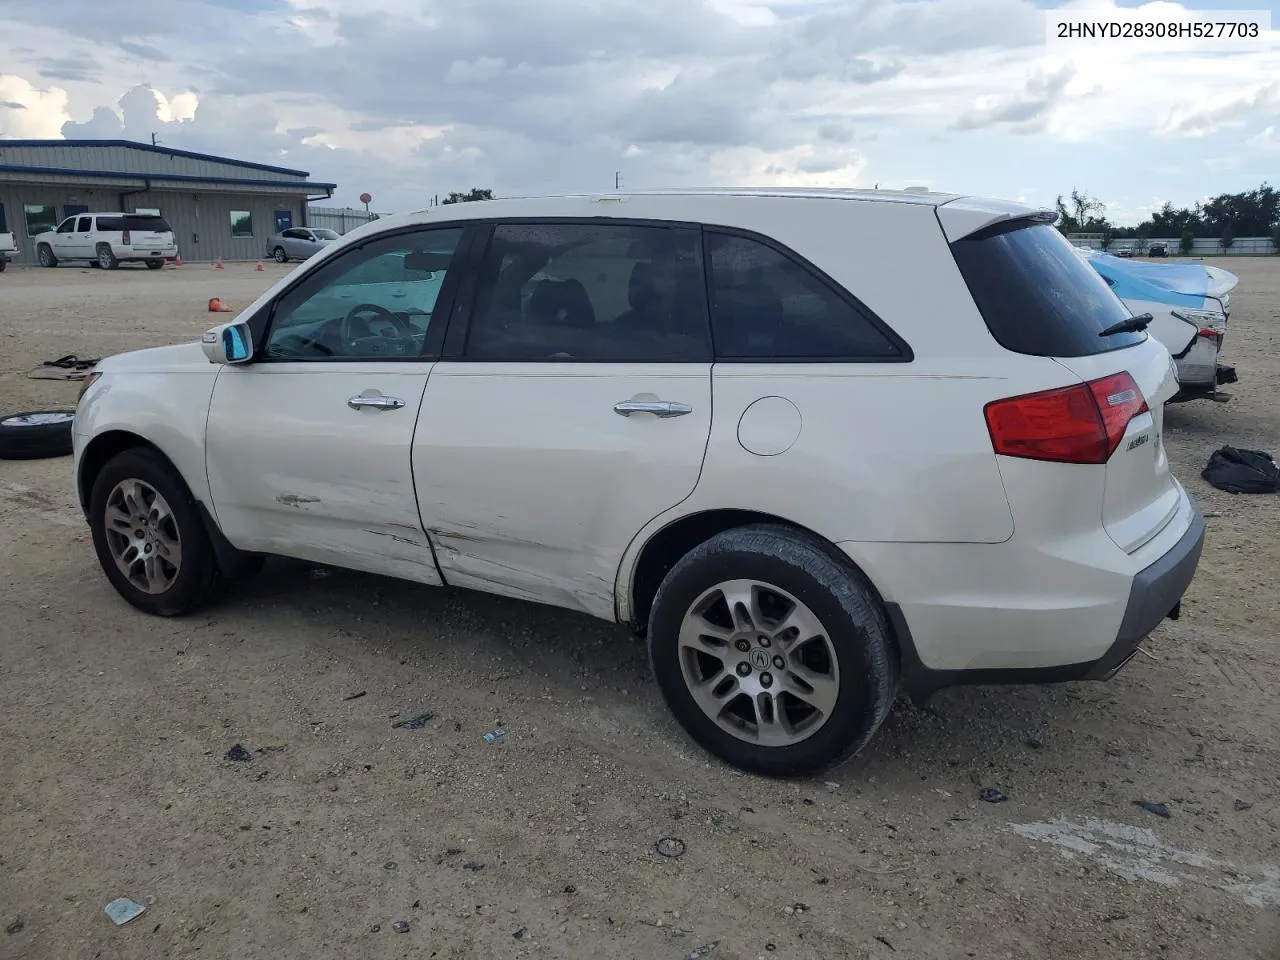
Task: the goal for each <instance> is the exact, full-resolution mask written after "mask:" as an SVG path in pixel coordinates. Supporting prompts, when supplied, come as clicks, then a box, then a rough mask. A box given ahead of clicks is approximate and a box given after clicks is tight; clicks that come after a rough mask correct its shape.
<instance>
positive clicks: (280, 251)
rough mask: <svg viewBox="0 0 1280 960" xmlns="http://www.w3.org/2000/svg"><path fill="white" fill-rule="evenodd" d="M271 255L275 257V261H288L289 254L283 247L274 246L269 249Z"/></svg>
mask: <svg viewBox="0 0 1280 960" xmlns="http://www.w3.org/2000/svg"><path fill="white" fill-rule="evenodd" d="M271 256H272V257H273V258H274V259H275V261H276V263H288V262H289V255H288V254H287V253H285V252H284V247H276V248H275V249H274V250H272V251H271Z"/></svg>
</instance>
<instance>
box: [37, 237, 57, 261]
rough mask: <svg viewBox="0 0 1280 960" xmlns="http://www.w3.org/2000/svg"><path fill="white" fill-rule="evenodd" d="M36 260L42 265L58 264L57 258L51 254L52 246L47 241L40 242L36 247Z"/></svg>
mask: <svg viewBox="0 0 1280 960" xmlns="http://www.w3.org/2000/svg"><path fill="white" fill-rule="evenodd" d="M36 260H38V261H39V262H40V266H42V267H56V266H57V265H58V258H57V257H55V256H54V255H53V247H51V246H49V245H48V244H47V243H42V244H40V246H39V247H37V248H36Z"/></svg>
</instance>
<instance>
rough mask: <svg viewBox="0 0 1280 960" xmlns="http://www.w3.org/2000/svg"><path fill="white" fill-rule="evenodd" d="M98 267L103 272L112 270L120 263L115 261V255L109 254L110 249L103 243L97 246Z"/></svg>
mask: <svg viewBox="0 0 1280 960" xmlns="http://www.w3.org/2000/svg"><path fill="white" fill-rule="evenodd" d="M98 266H100V267H101V268H102V269H103V270H114V269H115V268H116V267H118V266H120V261H119V260H117V259H116V255H115V254H114V253H112V252H111V248H110V247H109V246H107V245H106V244H105V243H100V244H98Z"/></svg>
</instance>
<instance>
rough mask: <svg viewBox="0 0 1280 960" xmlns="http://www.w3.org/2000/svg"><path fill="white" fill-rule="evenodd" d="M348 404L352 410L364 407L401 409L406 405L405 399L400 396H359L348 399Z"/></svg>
mask: <svg viewBox="0 0 1280 960" xmlns="http://www.w3.org/2000/svg"><path fill="white" fill-rule="evenodd" d="M347 406H348V407H350V408H351V409H352V410H359V409H361V408H362V407H373V408H374V409H375V410H399V409H400V408H401V407H403V406H404V401H403V400H401V399H400V398H399V397H382V396H373V397H367V396H359V397H352V398H351V399H350V400H348V401H347Z"/></svg>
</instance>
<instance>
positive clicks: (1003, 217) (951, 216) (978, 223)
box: [935, 197, 1058, 243]
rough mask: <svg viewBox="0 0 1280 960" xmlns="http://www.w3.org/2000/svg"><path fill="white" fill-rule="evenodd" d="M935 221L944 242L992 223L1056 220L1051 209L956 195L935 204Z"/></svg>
mask: <svg viewBox="0 0 1280 960" xmlns="http://www.w3.org/2000/svg"><path fill="white" fill-rule="evenodd" d="M935 209H936V211H937V215H938V223H939V224H941V225H942V232H943V234H944V235H945V236H946V238H947V242H948V243H955V242H956V241H957V240H961V239H963V238H964V237H967V236H970V235H972V234H975V233H977V232H978V231H979V230H985V229H986V228H987V227H994V226H996V225H1004V224H1009V225H1012V224H1014V223H1016V222H1019V221H1025V222H1026V224H1027V225H1028V226H1030V225H1031V224H1036V223H1057V222H1058V214H1057V211H1054V210H1035V209H1032V208H1030V207H1027V206H1024V205H1023V204H1021V203H1007V202H1005V201H1003V200H986V199H982V200H980V199H977V198H970V197H960V198H957V199H955V200H948V201H947V202H946V203H942V204H939V205H938V206H937V207H936V208H935Z"/></svg>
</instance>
